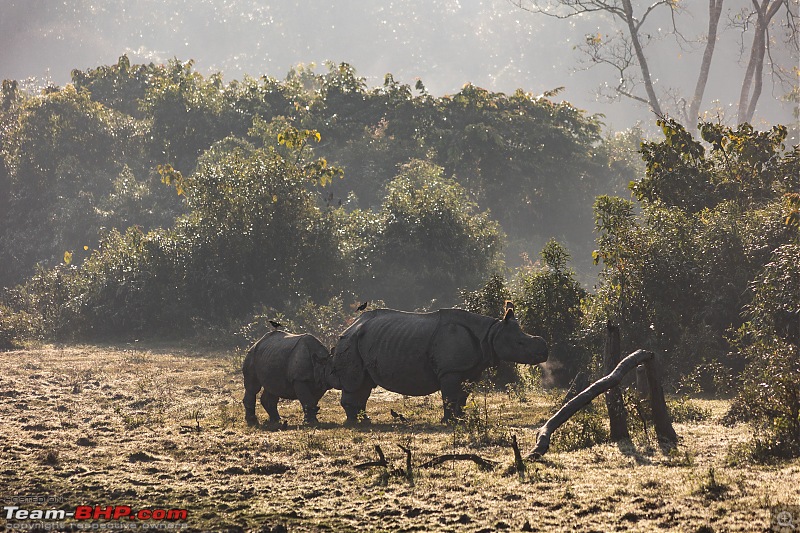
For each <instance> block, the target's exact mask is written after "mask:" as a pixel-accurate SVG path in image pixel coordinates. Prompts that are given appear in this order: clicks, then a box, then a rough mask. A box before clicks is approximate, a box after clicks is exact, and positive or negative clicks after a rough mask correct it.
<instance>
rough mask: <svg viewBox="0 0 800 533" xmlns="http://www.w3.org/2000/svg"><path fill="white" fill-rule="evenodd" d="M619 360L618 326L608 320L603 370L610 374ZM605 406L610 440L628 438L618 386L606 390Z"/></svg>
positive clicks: (623, 403)
mask: <svg viewBox="0 0 800 533" xmlns="http://www.w3.org/2000/svg"><path fill="white" fill-rule="evenodd" d="M619 360H620V340H619V326H615V325H613V324H611V323H610V322H609V323H608V324H606V345H605V352H604V354H603V370H604V372H605V373H606V374H611V373H612V372H614V369H615V368H617V365H618V364H619ZM605 397H606V407H608V421H609V424H610V427H611V440H612V441H620V440H630V438H631V436H630V434H629V433H628V412H627V411H626V410H625V402H623V400H622V391H621V390H620V388H619V387H618V386H613V387H611V388H610V389H608V390H607V391H606V394H605Z"/></svg>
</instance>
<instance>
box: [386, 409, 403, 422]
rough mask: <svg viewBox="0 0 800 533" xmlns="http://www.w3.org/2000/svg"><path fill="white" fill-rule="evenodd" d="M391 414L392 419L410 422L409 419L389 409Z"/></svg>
mask: <svg viewBox="0 0 800 533" xmlns="http://www.w3.org/2000/svg"><path fill="white" fill-rule="evenodd" d="M389 414H391V415H392V418H396V419H398V420H399V421H400V422H408V419H407V418H406V417H404V416H403V415H401V414H400V413H398V412H397V411H395V410H394V409H389Z"/></svg>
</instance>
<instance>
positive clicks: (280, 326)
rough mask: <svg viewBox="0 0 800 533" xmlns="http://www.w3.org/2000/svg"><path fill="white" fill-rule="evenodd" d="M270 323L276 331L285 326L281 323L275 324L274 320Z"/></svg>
mask: <svg viewBox="0 0 800 533" xmlns="http://www.w3.org/2000/svg"><path fill="white" fill-rule="evenodd" d="M269 323H270V325H271V326H272V327H273V328H275V329H280V328H282V327H283V324H281V323H279V322H275V321H274V320H270V321H269Z"/></svg>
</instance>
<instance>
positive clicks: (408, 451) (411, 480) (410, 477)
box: [398, 444, 414, 485]
mask: <svg viewBox="0 0 800 533" xmlns="http://www.w3.org/2000/svg"><path fill="white" fill-rule="evenodd" d="M398 446H400V449H401V450H403V451H404V452H406V473H405V474H406V479H407V480H408V482H409V483H411V484H412V485H413V484H414V473H413V471H412V470H411V449H410V448H406V447H405V446H403V445H402V444H398Z"/></svg>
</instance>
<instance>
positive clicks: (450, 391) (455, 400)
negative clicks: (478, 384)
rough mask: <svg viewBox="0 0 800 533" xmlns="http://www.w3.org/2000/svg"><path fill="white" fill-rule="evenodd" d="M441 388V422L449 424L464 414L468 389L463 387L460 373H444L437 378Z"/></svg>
mask: <svg viewBox="0 0 800 533" xmlns="http://www.w3.org/2000/svg"><path fill="white" fill-rule="evenodd" d="M439 383H440V385H441V388H442V404H443V406H444V417H443V418H442V422H444V423H445V424H449V423H452V422H456V421H458V420H459V419H461V418H462V417H463V416H464V406H465V405H467V396H468V395H469V391H468V390H467V387H465V383H464V380H463V377H462V376H461V375H460V374H445V375H444V376H442V377H441V378H440V380H439Z"/></svg>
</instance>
